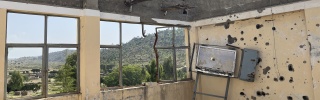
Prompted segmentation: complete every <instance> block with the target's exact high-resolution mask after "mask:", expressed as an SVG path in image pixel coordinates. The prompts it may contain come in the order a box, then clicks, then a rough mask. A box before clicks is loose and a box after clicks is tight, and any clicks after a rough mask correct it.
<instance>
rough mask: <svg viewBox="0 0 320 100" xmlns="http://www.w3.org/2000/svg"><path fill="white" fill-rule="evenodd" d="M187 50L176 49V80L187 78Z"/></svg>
mask: <svg viewBox="0 0 320 100" xmlns="http://www.w3.org/2000/svg"><path fill="white" fill-rule="evenodd" d="M187 51H188V50H187V49H176V64H177V70H176V72H177V79H178V80H182V79H186V78H187V68H188V67H187V66H188V64H187V63H186V62H187Z"/></svg>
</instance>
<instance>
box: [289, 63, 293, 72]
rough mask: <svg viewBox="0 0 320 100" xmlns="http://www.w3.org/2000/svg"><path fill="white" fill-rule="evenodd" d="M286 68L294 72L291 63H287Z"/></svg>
mask: <svg viewBox="0 0 320 100" xmlns="http://www.w3.org/2000/svg"><path fill="white" fill-rule="evenodd" d="M288 70H289V71H291V72H294V68H293V65H292V64H289V65H288Z"/></svg>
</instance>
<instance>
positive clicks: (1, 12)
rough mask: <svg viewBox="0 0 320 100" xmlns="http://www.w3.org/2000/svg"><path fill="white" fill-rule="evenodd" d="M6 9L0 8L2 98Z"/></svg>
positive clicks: (0, 84) (2, 94) (1, 94)
mask: <svg viewBox="0 0 320 100" xmlns="http://www.w3.org/2000/svg"><path fill="white" fill-rule="evenodd" d="M6 19H7V10H6V9H0V99H1V98H4V84H6V83H7V82H6V81H5V74H3V73H5V44H6Z"/></svg>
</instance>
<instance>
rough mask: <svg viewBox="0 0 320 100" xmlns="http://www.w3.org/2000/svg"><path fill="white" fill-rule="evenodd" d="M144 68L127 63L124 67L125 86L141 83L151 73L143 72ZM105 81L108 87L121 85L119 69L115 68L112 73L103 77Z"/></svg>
mask: <svg viewBox="0 0 320 100" xmlns="http://www.w3.org/2000/svg"><path fill="white" fill-rule="evenodd" d="M144 72H147V71H143V68H141V67H138V66H134V65H127V66H123V68H122V79H123V85H124V86H133V85H139V84H141V83H142V82H143V81H144V80H145V79H146V76H148V74H149V73H145V75H144V74H143V73H144ZM103 83H104V84H106V85H107V86H108V87H113V86H118V85H119V69H118V68H116V69H114V70H113V71H112V72H111V73H110V74H108V75H107V76H105V77H104V78H103Z"/></svg>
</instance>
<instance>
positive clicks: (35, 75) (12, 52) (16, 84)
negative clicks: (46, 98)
mask: <svg viewBox="0 0 320 100" xmlns="http://www.w3.org/2000/svg"><path fill="white" fill-rule="evenodd" d="M7 59H8V62H7V63H8V69H7V98H8V99H13V98H21V97H31V96H40V95H41V89H42V78H43V77H42V76H43V73H42V48H8V58H7Z"/></svg>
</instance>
